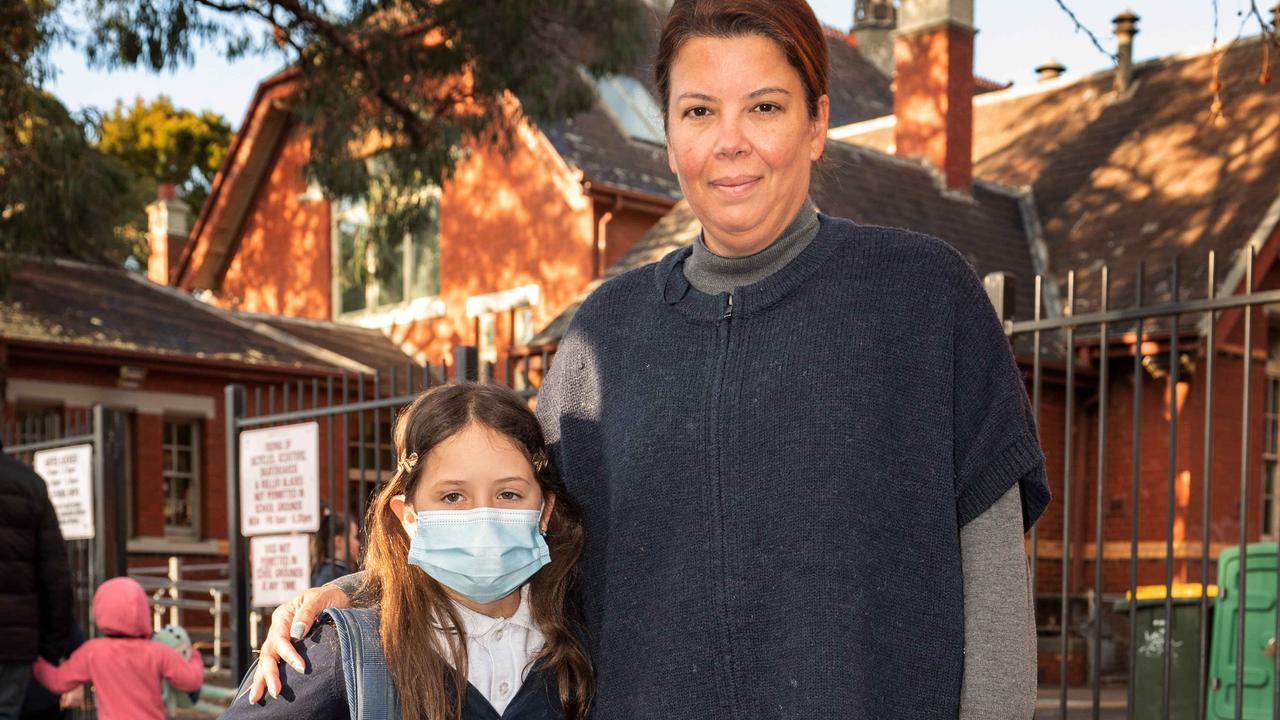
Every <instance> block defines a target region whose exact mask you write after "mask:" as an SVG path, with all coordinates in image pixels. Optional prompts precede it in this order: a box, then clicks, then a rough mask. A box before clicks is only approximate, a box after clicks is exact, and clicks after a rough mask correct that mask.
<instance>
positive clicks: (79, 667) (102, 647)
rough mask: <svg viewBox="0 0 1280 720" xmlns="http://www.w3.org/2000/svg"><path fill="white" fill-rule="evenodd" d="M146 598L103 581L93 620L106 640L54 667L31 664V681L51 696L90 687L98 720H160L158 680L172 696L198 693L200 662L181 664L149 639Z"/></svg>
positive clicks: (126, 583)
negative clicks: (172, 690) (168, 687)
mask: <svg viewBox="0 0 1280 720" xmlns="http://www.w3.org/2000/svg"><path fill="white" fill-rule="evenodd" d="M150 615H151V613H150V612H149V610H148V608H147V594H146V592H145V591H144V590H143V589H142V586H141V585H139V584H138V583H137V582H136V581H134V580H130V579H129V578H126V577H118V578H113V579H111V580H108V581H106V582H104V583H102V585H100V586H99V587H98V591H97V592H96V593H94V594H93V617H94V620H95V622H97V624H98V630H100V631H101V632H102V634H104V635H106V637H101V638H94V639H93V640H90V641H88V642H86V643H85V644H83V645H81V646H80V647H79V648H78V649H77V650H76V651H75V652H74V653H72V654H71V657H70V658H68V659H67V660H66V662H64V663H62V664H61V665H59V666H57V667H54V666H53V665H50V664H49V663H47V662H45V660H44V658H40V659H38V660H36V664H35V667H34V668H33V669H34V672H35V677H36V680H38V681H39V682H40V684H41V685H44V686H45V687H47V688H49V690H51V691H53V692H55V693H64V692H68V691H70V690H72V689H74V688H75V687H77V686H79V685H81V684H83V683H86V682H92V683H93V687H94V690H95V695H96V698H97V704H98V717H99V719H100V720H164V718H165V706H164V702H163V700H161V692H162V685H161V681H162V680H168V681H169V684H170V685H172V686H173V687H174V688H176V689H178V690H182V691H184V692H192V691H195V690H198V689H199V688H200V685H201V684H202V683H203V681H204V662H203V660H202V659H201V658H200V653H199V651H197V650H194V649H193V650H192V651H191V659H190V660H183V659H182V655H181V654H179V653H178V651H177V650H174V649H173V648H171V647H169V646H168V645H165V644H163V643H160V642H157V641H155V640H152V639H151V617H150Z"/></svg>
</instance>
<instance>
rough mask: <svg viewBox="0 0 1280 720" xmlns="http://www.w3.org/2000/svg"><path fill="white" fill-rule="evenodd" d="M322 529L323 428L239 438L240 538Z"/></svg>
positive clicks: (296, 427)
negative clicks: (242, 535)
mask: <svg viewBox="0 0 1280 720" xmlns="http://www.w3.org/2000/svg"><path fill="white" fill-rule="evenodd" d="M318 529H320V425H319V424H318V423H314V422H309V423H301V424H299V425H285V426H282V427H271V428H262V429H261V430H247V431H245V432H242V433H240V532H241V533H242V534H244V535H245V536H253V535H279V534H282V533H291V532H315V531H316V530H318Z"/></svg>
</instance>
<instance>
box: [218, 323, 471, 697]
mask: <svg viewBox="0 0 1280 720" xmlns="http://www.w3.org/2000/svg"><path fill="white" fill-rule="evenodd" d="M479 371H480V368H479V365H478V363H477V352H476V348H474V347H470V346H467V347H459V348H457V349H456V350H455V353H454V363H453V368H452V375H453V376H454V377H456V378H465V379H469V380H476V379H477V377H478V375H479ZM448 374H449V369H447V368H446V367H445V366H444V365H443V364H442V365H440V366H430V365H427V366H419V365H413V364H408V365H405V366H403V367H399V368H391V369H389V370H387V371H379V372H375V373H374V374H372V375H348V374H343V375H341V376H338V377H328V378H324V379H323V380H322V379H313V380H312V381H311V382H304V381H298V382H294V383H286V384H283V385H275V386H268V387H256V388H253V389H252V390H250V389H248V388H246V387H244V386H242V385H228V386H227V387H226V390H225V393H226V394H225V402H226V405H225V407H226V408H227V413H226V443H227V447H226V453H227V454H226V467H227V537H228V538H230V540H229V542H228V548H227V554H228V563H229V568H228V575H229V577H230V580H231V613H230V625H231V628H230V631H231V648H230V669H231V676H232V677H233V678H240V677H243V676H244V673H245V671H246V670H247V669H248V667H249V655H250V651H251V649H252V648H254V647H256V646H257V644H258V642H259V640H260V638H259V637H258V635H259V630H260V628H261V626H262V624H263V623H264V622H265V621H266V620H269V618H266V617H265V613H266V610H267V608H257V607H253V606H252V601H251V592H250V579H251V568H250V567H249V564H248V563H249V552H248V545H249V543H248V538H246V537H244V536H243V535H242V534H241V513H242V508H241V502H242V498H241V497H240V456H239V453H240V434H241V433H242V432H243V431H246V430H254V429H260V428H267V427H273V426H284V425H291V424H295V423H303V422H313V421H314V422H316V423H318V424H319V445H320V456H321V457H322V458H325V459H326V462H325V463H324V467H323V469H322V471H321V475H320V478H319V480H320V486H321V495H322V496H324V497H325V498H327V501H328V505H329V507H330V508H331V513H332V517H333V518H334V519H335V520H337V521H338V522H339V523H340V524H338V523H334V522H331V523H329V531H328V532H327V533H324V534H323V535H322V536H320V537H316V538H315V541H316V543H317V544H319V545H320V547H321V548H322V554H327V557H330V558H333V557H334V547H335V541H334V535H335V533H334V527H335V525H336V527H339V528H343V529H345V528H346V527H347V526H348V523H349V522H351V521H352V520H355V521H356V523H357V525H358V526H359V527H360V528H361V529H363V526H364V522H363V520H364V517H365V512H366V508H367V504H368V501H369V499H370V498H371V496H372V494H373V493H374V492H375V491H376V489H377V488H378V487H379V485H380V484H381V483H382V482H384V481H385V480H387V479H388V478H389V477H390V475H391V472H392V470H393V469H394V468H395V460H394V453H393V450H392V437H391V431H392V428H393V427H394V424H395V419H396V415H397V413H398V412H399V411H400V409H401V408H403V407H405V406H406V405H408V404H409V403H411V402H413V399H414V398H415V397H417V395H418V393H420V392H421V391H423V390H425V389H426V388H428V387H430V386H431V385H433V384H437V383H439V382H442V381H444V380H445V379H447V376H448ZM349 551H350V547H349V546H348V555H347V557H346V558H344V559H345V560H346V561H347V563H348V565H350V560H351V558H350V553H349Z"/></svg>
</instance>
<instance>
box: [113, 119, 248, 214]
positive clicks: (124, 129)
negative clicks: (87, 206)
mask: <svg viewBox="0 0 1280 720" xmlns="http://www.w3.org/2000/svg"><path fill="white" fill-rule="evenodd" d="M97 125H98V129H97V136H98V141H97V146H98V149H99V150H102V151H103V152H105V153H107V154H108V155H111V156H114V157H116V158H119V159H120V160H121V161H123V162H124V164H125V165H127V166H128V167H129V169H130V170H132V171H133V172H134V174H135V175H136V176H137V177H138V178H139V179H140V181H142V182H144V183H168V184H172V185H176V186H177V187H178V191H179V193H180V196H181V197H182V199H183V200H185V201H186V202H187V204H188V205H190V206H191V207H192V208H193V209H195V210H198V209H199V208H200V205H201V204H202V203H203V202H204V198H205V197H206V196H207V195H208V193H209V183H210V182H212V181H213V175H214V173H216V172H217V171H218V167H219V166H220V165H221V164H222V158H223V156H224V155H225V154H226V152H227V144H228V143H229V142H231V125H230V124H228V123H227V121H226V119H225V118H223V117H222V116H221V115H219V114H217V113H214V112H210V111H205V112H202V113H195V112H192V111H190V110H183V109H179V108H175V107H174V106H173V102H172V101H171V100H170V99H169V98H167V97H165V96H163V95H161V96H160V97H158V98H156V99H155V100H152V101H151V102H145V101H144V100H143V99H142V98H137V99H135V100H134V101H133V104H131V105H127V106H126V105H125V104H124V102H122V101H118V102H116V106H115V108H114V109H112V110H111V111H110V112H108V113H107V114H106V115H103V116H102V117H101V118H99V120H98V123H97ZM152 190H153V191H152V192H151V193H149V195H151V196H152V197H154V189H152Z"/></svg>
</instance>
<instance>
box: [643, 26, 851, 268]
mask: <svg viewBox="0 0 1280 720" xmlns="http://www.w3.org/2000/svg"><path fill="white" fill-rule="evenodd" d="M829 105H830V103H829V100H828V99H827V96H826V95H823V96H822V97H821V98H819V99H818V112H817V117H812V118H811V117H809V110H808V106H807V103H806V102H805V89H804V83H803V81H802V80H801V78H800V74H799V73H798V72H796V70H795V68H793V67H792V66H791V64H790V63H788V62H787V58H786V55H785V54H784V53H783V51H782V49H781V48H780V47H778V44H777V43H775V42H774V41H772V40H770V39H769V38H766V37H763V36H760V35H745V36H742V37H733V38H717V37H695V38H693V39H691V40H689V41H687V42H685V43H684V45H683V46H681V48H680V50H679V51H678V52H677V53H676V56H675V59H674V60H673V61H672V63H671V100H670V106H669V108H668V111H667V112H668V115H667V162H668V163H669V164H670V165H671V171H672V172H674V173H675V174H676V177H678V178H679V180H680V189H681V190H683V191H684V196H685V198H686V199H687V200H688V201H689V205H690V206H691V207H692V208H693V212H694V214H695V215H697V217H698V219H699V220H701V221H702V227H703V231H704V237H705V240H706V243H707V246H708V247H709V248H710V249H711V251H712V252H714V253H716V254H718V255H723V256H728V257H741V256H745V255H751V254H754V253H757V252H759V251H761V250H763V249H765V248H766V247H768V246H769V245H770V244H771V243H772V242H773V241H774V239H776V238H777V237H778V236H779V235H781V234H782V231H783V230H785V229H786V227H787V225H788V223H790V222H791V219H792V218H793V217H795V214H796V213H797V212H799V211H800V206H801V205H802V204H803V203H804V201H805V197H806V196H807V195H808V193H809V167H810V163H812V162H813V161H815V160H817V159H818V158H819V157H821V155H822V148H823V144H824V143H825V142H826V133H827V116H828V108H829Z"/></svg>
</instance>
